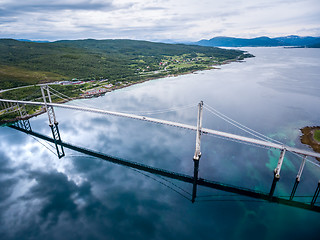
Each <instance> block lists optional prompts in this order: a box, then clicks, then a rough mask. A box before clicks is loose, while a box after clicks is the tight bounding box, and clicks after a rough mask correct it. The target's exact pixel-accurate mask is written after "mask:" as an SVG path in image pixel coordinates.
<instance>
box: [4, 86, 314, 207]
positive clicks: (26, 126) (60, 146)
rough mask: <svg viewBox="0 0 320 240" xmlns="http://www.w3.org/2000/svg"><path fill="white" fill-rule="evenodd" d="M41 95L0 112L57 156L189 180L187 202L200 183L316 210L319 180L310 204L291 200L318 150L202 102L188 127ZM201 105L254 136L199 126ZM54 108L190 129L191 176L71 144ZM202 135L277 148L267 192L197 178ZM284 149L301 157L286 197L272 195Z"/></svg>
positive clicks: (47, 90)
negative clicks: (36, 117)
mask: <svg viewBox="0 0 320 240" xmlns="http://www.w3.org/2000/svg"><path fill="white" fill-rule="evenodd" d="M53 91H54V92H55V93H54V92H53ZM41 94H42V99H43V102H36V101H21V100H9V99H0V114H1V112H3V113H8V112H18V113H19V115H20V118H19V121H16V122H15V123H14V124H13V125H11V126H10V127H12V128H14V129H16V130H19V131H21V132H24V133H27V134H29V135H32V136H34V137H37V138H40V139H43V140H45V141H48V142H51V143H54V144H55V148H56V151H57V156H58V157H59V158H62V157H64V156H65V152H64V148H69V149H71V150H74V151H77V152H80V153H84V154H87V155H90V156H93V157H97V158H100V159H103V160H106V161H109V162H113V163H116V164H120V165H124V166H127V167H130V168H133V169H138V170H141V171H144V172H149V173H152V174H156V175H160V176H164V177H168V178H172V179H176V180H179V181H183V182H187V183H191V184H192V185H193V190H192V194H191V196H192V197H191V201H192V202H195V199H196V197H197V186H198V185H200V186H205V187H209V188H214V189H218V190H222V191H226V192H230V193H236V194H239V195H243V196H247V197H252V198H255V199H262V200H267V201H270V202H276V203H280V204H284V205H289V206H295V207H298V208H304V209H308V210H312V211H317V212H320V206H318V205H317V198H318V195H319V193H320V181H319V182H318V184H317V186H316V190H315V192H314V195H313V196H312V200H311V202H310V203H305V202H299V201H296V200H294V197H295V192H296V190H297V187H298V185H299V182H300V179H301V174H302V172H303V169H304V166H305V163H306V161H309V162H312V163H314V162H313V161H311V160H310V159H308V158H307V157H314V158H319V159H320V153H316V152H312V151H307V150H303V149H299V148H294V147H290V146H287V145H285V144H283V143H281V142H278V141H275V140H273V139H271V138H269V137H267V136H265V135H263V134H260V133H259V132H256V131H254V130H252V129H250V128H248V127H246V126H244V125H242V124H240V123H238V122H236V121H234V120H233V119H231V118H229V117H227V116H225V115H223V114H222V113H220V112H218V111H217V110H215V109H213V108H212V107H210V106H205V105H204V103H203V102H200V103H199V104H198V115H197V125H196V126H192V125H188V124H184V123H179V122H174V121H167V120H162V119H157V118H151V117H147V116H141V115H135V114H131V113H123V112H116V111H108V110H102V109H97V108H92V107H85V106H74V105H69V104H58V103H53V102H52V99H51V94H54V95H57V94H60V96H61V95H62V96H65V95H63V94H61V93H59V92H57V91H56V90H54V89H53V88H51V87H50V86H48V85H42V86H41ZM65 97H67V96H65ZM26 105H34V106H41V107H42V108H43V109H44V110H45V111H46V112H47V115H48V121H49V126H50V128H51V131H52V138H50V137H47V136H44V135H42V134H39V133H36V132H34V131H32V128H31V125H30V122H29V120H26V119H27V117H28V114H27V112H26V111H25V106H26ZM204 107H205V108H207V109H208V110H209V111H211V112H212V113H214V114H217V115H219V116H220V117H221V118H222V119H223V120H225V121H227V122H229V123H230V124H232V125H235V126H237V127H238V128H240V129H241V130H243V131H245V132H248V133H250V134H251V135H253V136H255V137H256V138H251V137H245V136H241V135H236V134H231V133H227V132H222V131H217V130H213V129H208V128H203V126H202V112H203V108H204ZM54 108H64V109H69V110H78V111H85V112H91V113H98V114H103V115H112V116H117V117H123V118H131V119H136V120H140V121H146V122H151V123H157V124H163V125H168V126H172V127H178V128H183V129H187V130H191V131H194V132H195V133H196V141H195V153H194V156H193V162H194V172H193V176H188V175H184V174H180V173H175V172H170V171H167V170H164V169H159V168H154V167H151V166H147V165H144V164H141V163H137V162H132V161H127V160H124V159H119V158H116V157H111V156H108V155H105V154H103V153H99V152H96V151H92V150H89V149H86V148H82V147H77V146H74V145H72V144H70V143H66V142H64V141H62V140H61V136H60V133H59V128H58V121H57V119H56V115H55V112H54ZM203 134H207V135H213V136H218V137H223V138H226V139H230V140H232V141H237V142H240V143H246V144H253V145H256V146H262V147H266V148H272V149H278V150H280V156H279V160H278V163H277V166H276V168H275V169H274V179H273V182H272V185H271V189H270V192H268V193H263V192H259V191H254V190H250V189H246V188H240V187H236V186H232V185H228V184H223V183H219V182H214V181H209V180H205V179H202V178H199V176H198V172H199V162H200V158H201V136H202V135H203ZM286 152H292V153H294V154H296V155H298V156H301V159H302V161H301V164H300V168H299V171H298V173H297V176H296V180H295V183H294V187H293V189H292V192H291V195H290V197H289V199H285V198H281V197H276V196H274V191H275V188H276V184H277V182H278V181H279V179H280V171H281V167H282V164H283V161H284V156H285V154H286ZM314 164H315V165H317V164H316V163H314Z"/></svg>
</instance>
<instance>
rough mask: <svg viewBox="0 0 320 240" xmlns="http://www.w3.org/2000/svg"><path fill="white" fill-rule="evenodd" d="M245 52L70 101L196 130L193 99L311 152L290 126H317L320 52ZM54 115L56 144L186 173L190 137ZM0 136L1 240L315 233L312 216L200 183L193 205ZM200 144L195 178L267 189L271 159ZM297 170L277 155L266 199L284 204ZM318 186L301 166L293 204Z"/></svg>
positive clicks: (294, 161) (77, 159)
mask: <svg viewBox="0 0 320 240" xmlns="http://www.w3.org/2000/svg"><path fill="white" fill-rule="evenodd" d="M245 50H248V51H249V52H250V53H252V54H254V55H255V56H256V57H255V58H250V59H246V61H245V62H241V63H239V62H237V63H231V64H227V65H223V66H221V67H219V68H220V69H215V70H209V71H200V72H196V73H194V74H188V75H183V76H178V77H169V78H164V79H158V80H152V81H149V82H145V83H142V84H139V85H135V86H131V87H128V88H124V89H121V90H117V91H114V92H111V93H108V94H107V95H105V96H103V97H99V98H94V99H86V100H76V101H73V102H69V103H68V104H74V105H83V106H84V105H85V106H92V107H95V108H101V109H108V110H114V111H120V112H131V113H135V114H142V115H146V116H151V117H156V118H161V119H166V120H173V121H177V122H182V123H187V124H191V125H195V124H196V116H197V107H196V104H197V103H198V102H199V101H201V100H202V101H204V104H205V106H210V107H213V108H215V109H217V110H219V111H220V112H222V113H224V114H225V115H227V116H229V117H231V118H232V119H235V120H237V121H238V122H240V123H242V124H244V125H246V126H248V127H250V128H252V129H254V130H256V131H259V132H261V133H263V134H265V135H267V136H268V137H272V138H274V139H276V140H278V141H281V142H283V143H284V144H287V145H290V146H295V147H298V148H303V149H309V150H310V148H309V147H308V146H305V145H303V144H301V143H300V135H301V133H300V130H299V129H300V128H303V127H304V126H311V125H312V126H316V125H317V126H319V125H320V117H319V116H320V107H319V106H320V95H319V92H320V68H319V66H320V49H285V48H246V49H245ZM39 91H40V90H39ZM172 108H173V109H174V110H175V111H167V110H166V109H172ZM55 111H56V115H57V119H58V121H59V128H60V134H61V136H62V140H63V141H66V142H70V143H72V144H74V145H78V146H82V147H86V148H89V149H93V150H96V151H99V152H103V153H105V154H108V155H112V156H116V157H119V158H124V159H127V160H131V161H135V162H141V163H144V164H147V165H151V166H155V167H159V168H164V169H168V170H170V171H176V172H180V173H184V174H188V175H192V174H193V161H192V158H193V154H194V147H195V133H194V132H190V131H188V130H183V129H177V128H174V127H168V126H162V125H158V124H151V123H148V122H143V121H137V120H132V119H123V118H119V117H112V116H102V115H97V114H92V113H87V112H76V111H70V110H63V109H56V110H55ZM203 117H204V120H203V126H204V127H206V128H211V129H216V130H221V131H226V132H231V133H235V134H241V135H245V136H250V135H248V134H247V133H246V132H243V131H241V130H240V129H237V128H235V127H234V126H232V125H230V124H228V123H226V122H225V121H222V120H221V119H219V118H217V117H216V116H214V115H213V114H212V113H211V112H210V111H208V110H207V109H204V113H203ZM30 122H31V125H32V128H33V130H34V131H36V132H40V133H43V134H45V135H48V136H50V128H49V127H48V123H47V116H46V115H41V116H38V117H36V118H33V119H31V120H30ZM0 139H1V141H0V161H1V165H0V172H1V175H0V183H1V184H0V186H1V187H0V199H1V202H0V218H1V225H0V233H1V236H3V237H2V239H65V238H68V239H129V238H130V239H243V238H246V239H271V238H275V239H301V238H304V239H318V236H319V233H320V228H319V220H320V215H319V213H315V212H310V211H307V210H302V209H296V208H294V207H288V206H283V205H279V204H275V203H268V202H264V201H256V200H253V199H250V198H245V197H242V196H237V195H234V194H230V193H225V192H221V191H218V190H213V189H206V188H204V187H198V198H197V201H196V202H195V203H194V204H192V203H191V202H190V200H188V199H190V193H191V192H192V186H191V185H190V184H186V183H181V182H178V181H173V180H170V179H165V178H159V177H157V176H155V175H151V174H145V173H141V172H138V171H135V170H132V169H130V168H126V167H124V166H118V165H114V164H112V163H108V162H105V161H103V160H100V159H96V158H92V157H88V156H84V155H82V154H80V153H76V152H73V151H71V150H67V149H65V151H66V157H64V158H62V159H58V158H57V157H56V156H55V155H54V154H53V153H52V152H51V151H49V150H48V148H49V149H51V150H52V151H54V149H53V148H52V146H48V144H47V143H45V142H43V141H40V140H38V141H37V140H36V139H34V138H32V137H30V136H28V135H25V134H23V133H21V132H18V131H16V130H13V129H10V128H8V127H2V128H0ZM39 141H40V142H39ZM45 146H46V147H45ZM201 147H202V149H201V152H202V157H201V160H200V171H199V175H200V177H201V178H206V179H209V180H214V181H218V182H222V183H226V184H232V185H235V186H239V187H246V188H250V189H254V190H259V191H264V192H268V191H269V190H270V187H271V183H272V179H273V169H274V168H275V167H276V164H277V161H278V157H279V154H280V153H279V151H277V150H268V149H264V148H258V147H256V146H250V145H246V144H240V143H237V142H232V141H227V140H225V139H220V138H216V137H212V136H207V135H203V136H202V146H201ZM310 160H311V161H315V159H311V158H310ZM300 162H301V158H299V157H297V156H295V155H293V154H291V153H288V154H286V156H285V159H284V164H283V167H282V170H281V178H280V181H279V182H278V184H277V188H276V191H275V195H276V196H283V197H287V198H288V197H289V196H290V193H291V190H292V187H293V184H294V181H295V177H296V174H297V172H298V169H299V165H300ZM318 180H320V168H319V167H318V166H316V165H314V164H312V163H310V162H307V163H306V166H305V170H304V172H303V175H302V179H301V183H300V184H299V186H298V189H297V192H296V195H297V196H298V197H297V198H295V200H299V201H307V202H308V201H309V202H310V201H311V197H310V196H312V195H313V193H314V191H315V189H316V186H317V183H318ZM160 182H161V183H160ZM182 189H183V190H182ZM185 191H186V192H185ZM177 192H179V193H177ZM301 196H307V197H301Z"/></svg>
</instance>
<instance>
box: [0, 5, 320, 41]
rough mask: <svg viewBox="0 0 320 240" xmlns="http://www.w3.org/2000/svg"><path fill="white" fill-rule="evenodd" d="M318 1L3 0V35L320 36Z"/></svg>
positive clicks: (154, 37) (182, 38) (156, 37)
mask: <svg viewBox="0 0 320 240" xmlns="http://www.w3.org/2000/svg"><path fill="white" fill-rule="evenodd" d="M319 23H320V2H319V0H269V1H266V0H225V1H218V0H197V1H195V0H47V1H41V0H24V1H19V0H0V38H17V39H19V38H27V39H42V40H58V39H79V38H82V39H83V38H96V39H106V38H130V39H143V40H153V41H157V40H166V39H170V40H173V41H195V40H200V39H209V38H212V37H214V36H233V37H256V36H270V37H276V36H284V35H291V34H297V35H302V36H306V35H310V36H320V24H319Z"/></svg>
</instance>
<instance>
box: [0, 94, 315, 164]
mask: <svg viewBox="0 0 320 240" xmlns="http://www.w3.org/2000/svg"><path fill="white" fill-rule="evenodd" d="M0 101H1V102H9V103H18V104H26V105H37V106H44V105H45V103H43V102H31V101H18V100H7V99H0ZM47 105H48V106H52V107H58V108H65V109H72V110H79V111H85V112H93V113H99V114H106V115H113V116H118V117H125V118H132V119H137V120H142V121H147V122H153V123H159V124H164V125H168V126H174V127H180V128H184V129H188V130H192V131H197V127H196V126H192V125H188V124H183V123H178V122H173V121H167V120H162V119H157V118H151V117H145V116H139V115H135V114H129V113H121V112H114V111H108V110H101V109H96V108H87V107H78V106H72V105H68V104H58V103H47ZM201 132H202V133H204V134H210V135H215V136H220V137H225V138H229V139H233V140H237V141H242V142H246V143H252V144H256V145H260V146H265V147H270V148H275V149H280V150H283V149H286V150H287V151H290V152H294V153H297V154H302V155H305V156H311V157H317V158H320V153H315V152H311V151H307V150H302V149H298V148H294V147H289V146H285V145H282V144H277V143H272V142H268V141H263V140H258V139H254V138H249V137H244V136H240V135H236V134H231V133H226V132H221V131H217V130H212V129H208V128H202V130H201Z"/></svg>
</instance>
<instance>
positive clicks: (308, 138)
mask: <svg viewBox="0 0 320 240" xmlns="http://www.w3.org/2000/svg"><path fill="white" fill-rule="evenodd" d="M316 130H320V126H312V127H310V126H306V127H304V128H301V129H300V131H301V132H302V136H300V140H301V143H303V144H306V145H308V146H310V147H311V148H312V149H313V150H314V151H315V152H318V153H320V142H319V141H317V140H316V139H315V137H314V132H315V131H316ZM316 159H317V160H318V161H320V158H316Z"/></svg>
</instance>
